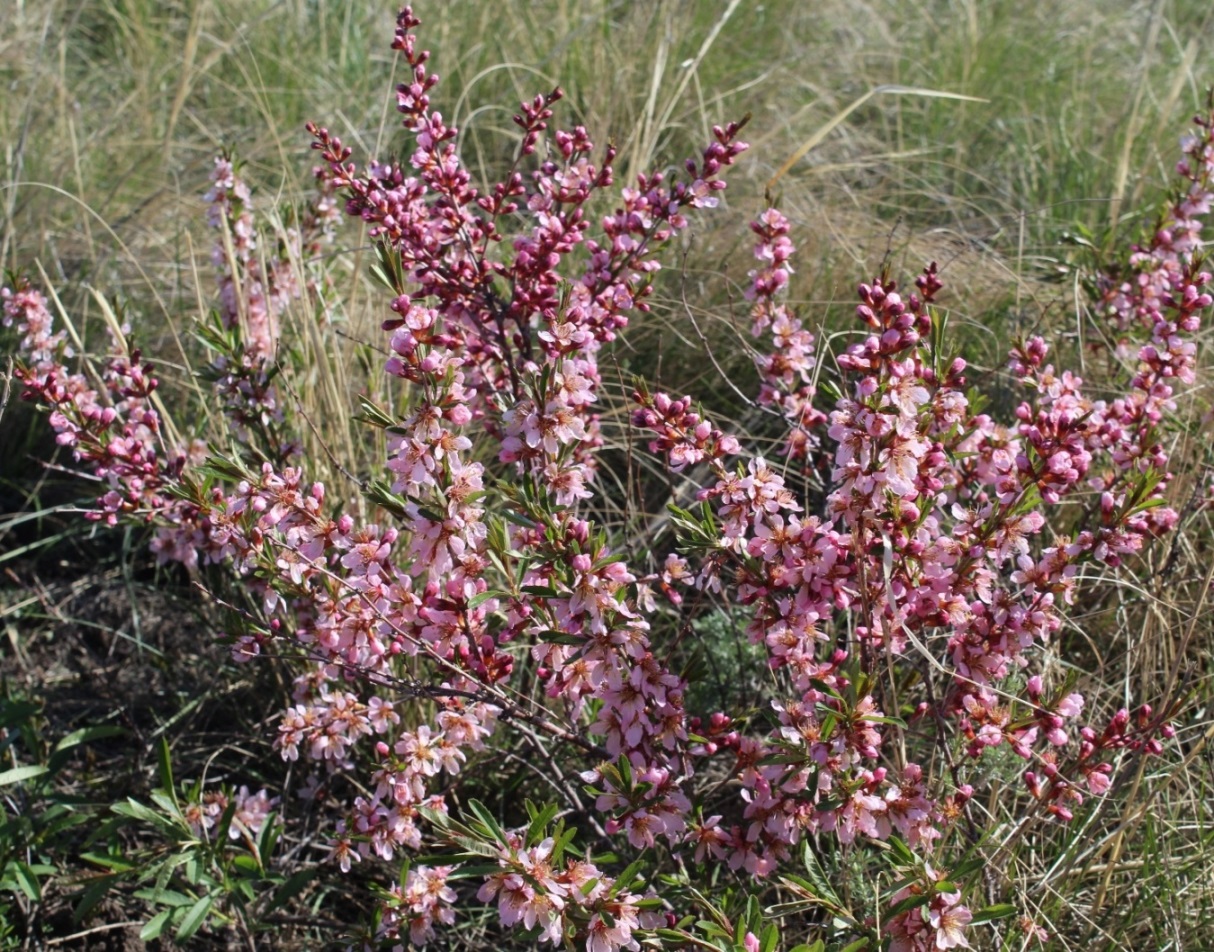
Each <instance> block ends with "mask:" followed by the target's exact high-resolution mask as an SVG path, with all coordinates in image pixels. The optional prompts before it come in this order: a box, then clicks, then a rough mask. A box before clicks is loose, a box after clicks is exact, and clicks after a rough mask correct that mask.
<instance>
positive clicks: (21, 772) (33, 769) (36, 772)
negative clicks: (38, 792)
mask: <svg viewBox="0 0 1214 952" xmlns="http://www.w3.org/2000/svg"><path fill="white" fill-rule="evenodd" d="M47 772H48V771H47V769H46V768H45V767H43V766H41V765H40V764H30V765H29V766H27V767H14V768H12V770H6V771H4V773H0V787H7V786H8V785H9V784H13V783H23V782H24V781H26V780H32V779H34V778H35V777H41V776H42V775H43V774H44V773H47Z"/></svg>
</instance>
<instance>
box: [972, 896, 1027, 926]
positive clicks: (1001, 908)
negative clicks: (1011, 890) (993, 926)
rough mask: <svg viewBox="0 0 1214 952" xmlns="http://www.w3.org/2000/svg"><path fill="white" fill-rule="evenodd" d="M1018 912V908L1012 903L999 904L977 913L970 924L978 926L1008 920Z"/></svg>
mask: <svg viewBox="0 0 1214 952" xmlns="http://www.w3.org/2000/svg"><path fill="white" fill-rule="evenodd" d="M1016 911H1017V910H1016V907H1015V906H1013V905H1012V904H1011V903H1010V902H999V903H995V905H993V906H987V907H986V908H985V909H982V910H979V911H978V912H975V913H974V918H973V919H971V920H970V922H971V924H972V925H978V924H980V923H983V922H993V921H994V920H996V919H1006V918H1007V917H1008V916H1014V915H1015V914H1016Z"/></svg>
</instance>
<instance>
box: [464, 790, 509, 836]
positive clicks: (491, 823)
mask: <svg viewBox="0 0 1214 952" xmlns="http://www.w3.org/2000/svg"><path fill="white" fill-rule="evenodd" d="M468 809H469V810H471V811H472V812H473V813H474V814H476V818H477V819H478V820H480V821H481V823H482V824H484V826H485V828H486V829H487V830H488V831H489V833H490V834H491V835H492V836H493V838H494V839H495V840H497V841H498V842H499V843H501V844H502V845H503V846H505V845H507V842H508V841H507V839H506V833H505V831H504V830H502V828H501V826H500V825H499V824H498V822H497V820H496V819H494V817H493V814H492V813H490V812H489V811H488V809H486V807H485V805H484V804H483V803H481V802H480V801H479V800H469V801H468Z"/></svg>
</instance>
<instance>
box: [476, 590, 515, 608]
mask: <svg viewBox="0 0 1214 952" xmlns="http://www.w3.org/2000/svg"><path fill="white" fill-rule="evenodd" d="M509 597H510V596H509V595H508V594H507V593H506V592H498V591H494V590H493V589H489V590H488V591H486V592H478V593H477V594H475V595H473V596H472V597H471V598H470V599H468V608H469V610H471V609H473V608H480V607H481V606H482V605H483V604H485V602H487V601H489V599H491V598H509Z"/></svg>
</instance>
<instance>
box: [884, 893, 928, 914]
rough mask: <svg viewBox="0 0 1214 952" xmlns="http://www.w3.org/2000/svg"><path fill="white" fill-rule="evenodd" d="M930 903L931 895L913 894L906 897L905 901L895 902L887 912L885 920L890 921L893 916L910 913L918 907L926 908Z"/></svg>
mask: <svg viewBox="0 0 1214 952" xmlns="http://www.w3.org/2000/svg"><path fill="white" fill-rule="evenodd" d="M931 901H932V896H931V893H915V894H914V895H910V896H907V897H906V898H905V899H903V900H901V901H900V902H897V903H895V904H894V905H893V907H892V908H891V909H890V910H889V913H888V915H887V918H889V919H892V918H894V917H895V916H900V915H902V913H904V912H910V911H911V910H912V909H918V908H919V907H920V906H926V905H927V904H928V903H929V902H931Z"/></svg>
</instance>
